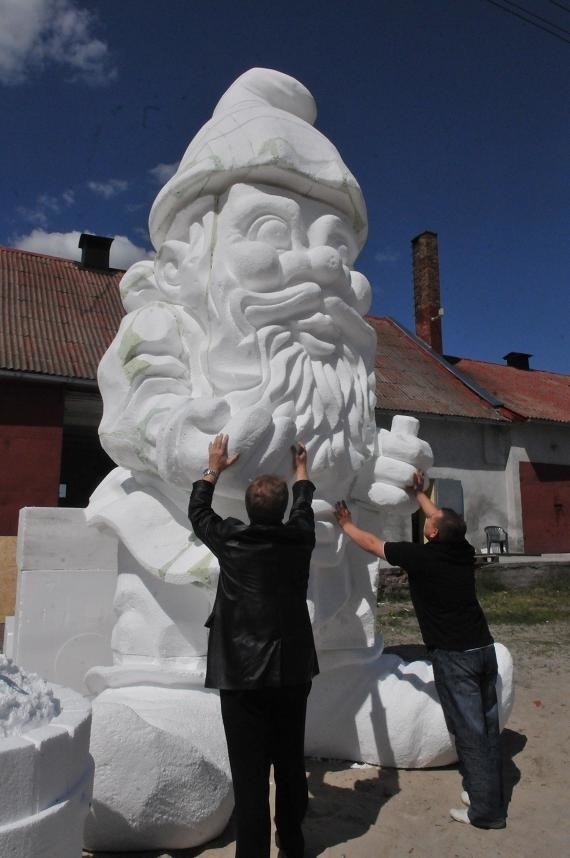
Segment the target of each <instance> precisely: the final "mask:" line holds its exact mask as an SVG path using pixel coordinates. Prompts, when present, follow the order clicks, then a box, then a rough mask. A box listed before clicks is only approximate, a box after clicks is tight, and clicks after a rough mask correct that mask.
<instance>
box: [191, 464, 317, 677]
mask: <svg viewBox="0 0 570 858" xmlns="http://www.w3.org/2000/svg"><path fill="white" fill-rule="evenodd" d="M314 490H315V487H314V485H313V484H312V483H311V482H309V481H308V480H300V481H298V482H296V483H295V484H294V486H293V505H292V507H291V513H290V515H289V519H288V521H287V522H286V523H285V524H283V523H280V524H244V523H243V522H242V521H239V520H238V519H236V518H226V519H222V518H220V516H219V515H217V514H216V513H215V512H214V511H213V510H212V507H211V503H212V496H213V493H214V486H213V485H212V483H210V482H208V481H207V480H198V481H197V482H195V483H194V485H193V487H192V495H191V497H190V505H189V508H188V515H189V518H190V521H191V523H192V527H193V529H194V533H195V534H196V536H197V537H198V538H199V539H201V540H202V542H204V543H205V545H207V546H208V548H209V549H210V551H212V553H213V554H215V555H216V557H217V558H218V560H219V562H220V578H219V581H218V590H217V593H216V600H215V602H214V607H213V609H212V613H211V614H210V616H209V618H208V620H207V622H206V626H207V627H208V628H209V629H210V634H209V638H208V660H207V670H206V682H205V685H206V687H207V688H223V689H246V688H260V687H262V686H281V685H297V684H300V683H306V682H310V681H311V679H312V678H313V676H315V675H316V674H317V673H318V672H319V666H318V662H317V654H316V650H315V643H314V640H313V630H312V627H311V621H310V619H309V611H308V608H307V602H306V598H307V585H308V581H309V564H310V559H311V553H312V550H313V548H314V545H315V522H314V516H313V511H312V509H311V500H312V497H313V492H314Z"/></svg>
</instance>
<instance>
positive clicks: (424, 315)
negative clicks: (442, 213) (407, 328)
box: [412, 231, 443, 354]
mask: <svg viewBox="0 0 570 858" xmlns="http://www.w3.org/2000/svg"><path fill="white" fill-rule="evenodd" d="M412 259H413V271H414V313H415V320H416V334H417V335H418V337H420V339H422V340H423V341H424V343H427V344H428V346H431V347H432V349H433V350H434V351H435V352H437V353H438V354H442V352H443V342H442V336H441V317H442V316H443V309H442V308H441V306H440V293H439V257H438V252H437V233H435V232H429V231H426V232H422V233H421V234H420V235H417V236H416V237H415V238H414V239H412Z"/></svg>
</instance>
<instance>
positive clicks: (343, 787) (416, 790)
mask: <svg viewBox="0 0 570 858" xmlns="http://www.w3.org/2000/svg"><path fill="white" fill-rule="evenodd" d="M493 633H494V635H495V639H496V640H498V641H501V642H502V643H504V644H505V645H506V646H507V647H508V648H509V649H510V650H511V653H512V655H513V659H514V663H515V689H516V691H515V704H514V709H513V713H512V715H511V718H510V720H509V723H508V725H507V727H506V729H505V730H504V732H503V765H504V777H505V788H506V797H507V802H508V822H507V828H506V829H504V830H500V831H482V830H480V829H477V828H472V827H470V826H467V825H461V824H459V823H457V822H453V821H452V820H451V819H450V818H449V816H448V810H449V808H450V807H458V806H461V805H460V801H459V792H460V789H461V787H460V779H459V774H458V772H457V769H456V767H454V766H451V767H447V768H443V769H424V770H416V771H403V770H395V769H379V768H377V767H375V766H366V767H362V766H358V767H354V768H352V767H351V766H350V764H348V763H346V762H341V761H331V760H310V759H309V760H307V773H308V777H309V790H310V796H311V797H310V803H309V811H308V815H307V818H306V823H305V833H306V856H307V858H317V856H326V858H333V856H334V858H380V856H382V858H406V856H412V858H518V856H521V858H535V856H537V855H542V856H544V858H570V805H569V802H568V797H569V795H570V759H569V746H570V717H569V716H570V704H569V701H568V689H569V688H570V624H567V623H545V624H541V625H538V626H524V627H523V626H500V627H498V626H496V625H495V626H494V628H493ZM417 642H418V633H417V626H416V624H415V621H414V620H413V619H412V620H410V621H409V622H405V623H404V624H403V625H402V626H401V627H399V628H398V630H397V633H395V632H392V633H391V634H390V636H389V637H388V639H387V641H386V643H387V645H388V644H396V643H397V644H414V643H417ZM87 855H88V853H85V856H87ZM113 855H114V858H143V856H144V858H198V856H200V858H233V856H234V841H233V837H232V828H231V823H230V825H229V826H228V829H227V830H226V831H225V832H224V833H223V835H222V836H221V837H219V838H218V839H217V840H215V841H212V842H210V843H209V844H207V845H206V846H203V847H201V848H198V849H188V850H183V851H173V852H150V853H149V852H145V853H133V852H131V853H128V854H125V855H124V856H119V854H118V853H113ZM271 855H272V858H274V857H275V858H276V856H277V850H276V849H275V848H273V847H272V853H271ZM97 858H111V853H104V854H103V853H98V854H97Z"/></svg>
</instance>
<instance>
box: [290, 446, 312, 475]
mask: <svg viewBox="0 0 570 858" xmlns="http://www.w3.org/2000/svg"><path fill="white" fill-rule="evenodd" d="M291 452H292V454H293V470H294V471H295V479H296V480H308V479H309V472H308V470H307V448H306V447H305V445H304V444H302V443H301V441H297V442H296V443H295V444H293V445H292V447H291Z"/></svg>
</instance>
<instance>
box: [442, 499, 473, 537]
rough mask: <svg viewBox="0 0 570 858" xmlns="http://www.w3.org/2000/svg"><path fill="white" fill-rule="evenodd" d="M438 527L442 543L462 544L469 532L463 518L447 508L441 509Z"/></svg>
mask: <svg viewBox="0 0 570 858" xmlns="http://www.w3.org/2000/svg"><path fill="white" fill-rule="evenodd" d="M436 526H437V529H438V531H439V539H440V540H441V541H442V542H461V541H462V540H463V539H464V538H465V533H466V531H467V525H466V524H465V521H464V519H463V516H462V515H459V513H458V512H455V510H454V509H449V507H446V506H444V507H442V508H441V509H440V514H439V516H438V519H437V525H436Z"/></svg>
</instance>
